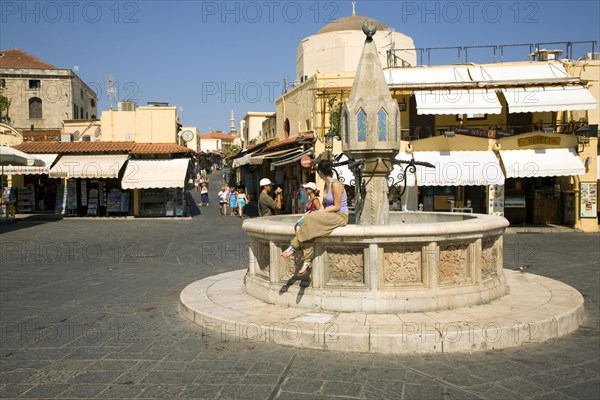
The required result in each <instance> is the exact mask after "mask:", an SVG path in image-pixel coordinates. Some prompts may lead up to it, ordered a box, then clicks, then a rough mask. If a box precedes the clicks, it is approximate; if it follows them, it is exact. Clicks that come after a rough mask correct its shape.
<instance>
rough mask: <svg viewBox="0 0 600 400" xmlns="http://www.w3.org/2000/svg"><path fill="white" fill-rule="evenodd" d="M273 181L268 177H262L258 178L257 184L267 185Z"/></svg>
mask: <svg viewBox="0 0 600 400" xmlns="http://www.w3.org/2000/svg"><path fill="white" fill-rule="evenodd" d="M272 184H273V183H272V182H271V180H270V179H269V178H262V179H261V180H260V185H259V186H267V185H272Z"/></svg>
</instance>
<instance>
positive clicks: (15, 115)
mask: <svg viewBox="0 0 600 400" xmlns="http://www.w3.org/2000/svg"><path fill="white" fill-rule="evenodd" d="M0 87H1V88H2V93H3V95H4V96H5V97H7V98H9V99H10V100H11V106H10V112H9V118H10V124H11V125H12V126H13V127H14V128H15V129H17V130H19V131H21V132H23V133H26V132H28V131H36V130H42V131H46V132H48V131H50V132H51V131H56V132H60V130H61V129H62V127H63V121H64V120H81V119H85V120H95V119H96V115H97V100H98V99H97V96H96V93H95V92H94V91H93V90H92V89H91V88H90V87H89V86H88V85H87V84H86V83H85V82H84V81H83V80H81V79H80V78H79V77H78V76H77V74H76V73H75V72H73V71H72V70H70V69H61V68H57V67H55V66H54V65H52V64H49V63H47V62H45V61H42V60H40V59H38V58H36V57H34V56H32V55H31V54H29V53H26V52H25V51H23V50H20V49H10V50H1V51H0Z"/></svg>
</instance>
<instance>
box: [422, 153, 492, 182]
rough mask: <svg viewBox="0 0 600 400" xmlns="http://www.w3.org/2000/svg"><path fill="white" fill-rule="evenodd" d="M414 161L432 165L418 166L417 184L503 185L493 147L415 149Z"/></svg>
mask: <svg viewBox="0 0 600 400" xmlns="http://www.w3.org/2000/svg"><path fill="white" fill-rule="evenodd" d="M413 156H414V159H415V161H426V162H429V163H431V164H433V165H434V166H435V169H433V168H424V167H420V168H417V173H416V175H417V185H419V186H482V185H503V184H504V174H503V173H502V169H501V168H500V163H499V162H498V159H497V158H496V155H495V154H494V152H493V151H415V152H414V153H413Z"/></svg>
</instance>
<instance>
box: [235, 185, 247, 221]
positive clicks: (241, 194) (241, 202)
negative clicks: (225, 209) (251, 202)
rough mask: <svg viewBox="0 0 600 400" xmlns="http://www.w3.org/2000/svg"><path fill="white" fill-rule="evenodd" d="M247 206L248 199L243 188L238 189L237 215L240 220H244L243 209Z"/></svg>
mask: <svg viewBox="0 0 600 400" xmlns="http://www.w3.org/2000/svg"><path fill="white" fill-rule="evenodd" d="M246 204H248V199H247V198H246V192H245V190H244V189H243V188H239V189H238V194H237V207H238V215H239V217H240V218H244V207H246Z"/></svg>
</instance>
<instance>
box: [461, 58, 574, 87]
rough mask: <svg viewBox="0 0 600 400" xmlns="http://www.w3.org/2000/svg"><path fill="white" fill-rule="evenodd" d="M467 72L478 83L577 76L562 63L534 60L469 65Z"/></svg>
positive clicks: (530, 80)
mask: <svg viewBox="0 0 600 400" xmlns="http://www.w3.org/2000/svg"><path fill="white" fill-rule="evenodd" d="M469 74H470V75H471V77H472V78H473V81H474V82H480V83H510V84H514V83H520V82H523V83H527V84H531V83H532V82H540V83H542V82H545V83H555V82H568V81H576V80H579V78H576V77H572V76H570V75H569V74H568V73H567V71H565V68H564V67H563V66H562V64H559V63H543V62H535V63H530V64H521V65H503V64H497V65H495V66H487V65H486V66H485V67H483V66H471V67H469Z"/></svg>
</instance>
